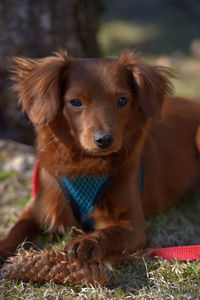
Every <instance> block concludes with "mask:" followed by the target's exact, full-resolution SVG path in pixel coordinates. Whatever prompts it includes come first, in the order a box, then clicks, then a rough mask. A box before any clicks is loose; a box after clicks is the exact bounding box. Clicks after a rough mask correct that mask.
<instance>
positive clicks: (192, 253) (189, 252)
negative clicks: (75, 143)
mask: <svg viewBox="0 0 200 300" xmlns="http://www.w3.org/2000/svg"><path fill="white" fill-rule="evenodd" d="M39 173H40V172H39V159H37V160H36V162H35V165H34V169H33V177H32V196H33V197H34V198H35V197H36V195H37V193H38V191H39V189H40V177H39ZM150 256H151V257H156V256H159V257H162V258H163V259H167V260H169V261H172V260H175V259H176V260H178V261H185V260H196V259H200V245H191V246H179V247H167V248H157V249H153V250H152V252H151V254H150Z"/></svg>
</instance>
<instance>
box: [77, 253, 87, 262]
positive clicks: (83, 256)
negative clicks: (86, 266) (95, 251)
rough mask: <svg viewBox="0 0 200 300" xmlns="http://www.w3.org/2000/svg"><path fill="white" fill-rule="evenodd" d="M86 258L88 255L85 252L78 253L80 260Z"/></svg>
mask: <svg viewBox="0 0 200 300" xmlns="http://www.w3.org/2000/svg"><path fill="white" fill-rule="evenodd" d="M87 258H88V255H87V254H86V253H81V254H80V255H79V259H80V260H86V259H87Z"/></svg>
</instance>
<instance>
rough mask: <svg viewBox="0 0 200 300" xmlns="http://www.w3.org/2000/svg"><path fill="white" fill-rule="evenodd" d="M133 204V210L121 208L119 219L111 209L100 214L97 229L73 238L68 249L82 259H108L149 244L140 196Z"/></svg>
mask: <svg viewBox="0 0 200 300" xmlns="http://www.w3.org/2000/svg"><path fill="white" fill-rule="evenodd" d="M127 202H128V201H127ZM129 203H130V202H129ZM116 206H117V203H116ZM113 207H114V206H113ZM132 207H134V209H132V208H131V206H128V207H127V206H126V205H124V207H121V211H120V214H118V216H117V218H116V215H114V214H115V213H114V214H112V213H111V214H109V213H108V211H107V212H106V213H105V214H104V217H103V218H102V213H99V215H101V220H100V219H99V220H97V226H98V227H97V229H96V230H95V231H94V232H93V233H91V234H89V235H85V236H80V237H75V238H73V239H72V240H70V241H69V243H68V244H67V245H66V247H65V251H67V253H68V254H69V255H70V256H71V257H74V258H78V259H80V260H86V261H90V260H92V261H109V260H110V259H109V258H110V257H112V256H119V255H120V254H122V253H124V252H128V251H134V250H138V249H140V248H142V247H143V246H144V245H145V243H146V233H145V218H144V214H143V209H142V204H141V201H140V200H139V198H138V197H137V199H135V201H134V204H133V206H132ZM116 210H117V209H116ZM96 219H98V216H97V218H96Z"/></svg>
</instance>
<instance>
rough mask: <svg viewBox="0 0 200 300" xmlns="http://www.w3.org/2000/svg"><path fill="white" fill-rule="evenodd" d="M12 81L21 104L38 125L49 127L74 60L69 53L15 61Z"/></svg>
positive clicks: (12, 68) (12, 69)
mask: <svg viewBox="0 0 200 300" xmlns="http://www.w3.org/2000/svg"><path fill="white" fill-rule="evenodd" d="M13 62H14V64H13V66H12V67H11V72H12V73H13V75H12V77H11V79H13V80H14V81H15V84H14V86H13V90H15V91H17V92H18V93H19V96H20V99H19V102H20V103H21V104H22V108H23V111H26V113H27V114H28V116H29V118H30V120H31V121H32V122H33V124H34V125H45V124H48V123H49V122H50V121H52V120H53V118H54V117H55V116H56V114H57V112H58V109H59V105H60V94H61V82H62V77H63V74H64V71H65V70H66V68H67V66H68V65H69V62H70V58H69V57H68V56H67V54H66V52H64V51H63V52H60V53H56V56H52V57H46V58H42V59H35V60H34V59H27V58H19V57H17V58H14V59H13Z"/></svg>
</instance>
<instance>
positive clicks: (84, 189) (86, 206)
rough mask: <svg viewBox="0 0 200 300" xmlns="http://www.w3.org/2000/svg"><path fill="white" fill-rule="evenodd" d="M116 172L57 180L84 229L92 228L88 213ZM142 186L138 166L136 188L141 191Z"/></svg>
mask: <svg viewBox="0 0 200 300" xmlns="http://www.w3.org/2000/svg"><path fill="white" fill-rule="evenodd" d="M116 176H117V174H115V175H112V176H98V177H95V176H92V175H91V176H89V175H87V176H80V177H75V178H70V177H66V176H61V177H60V178H57V181H58V183H59V185H60V187H61V189H62V191H63V193H64V195H65V197H66V199H67V200H68V201H69V202H70V205H71V208H72V210H73V213H74V216H75V218H76V219H77V220H78V222H79V223H80V224H81V225H82V227H83V229H84V230H86V231H91V230H92V229H93V219H92V218H91V217H89V216H88V215H89V214H91V213H92V211H93V210H94V209H95V208H96V207H97V206H98V205H99V203H100V201H101V200H102V199H103V198H104V196H105V195H106V193H107V191H108V189H109V187H110V186H111V185H112V183H113V181H114V180H115V178H116ZM142 186H143V170H142V168H140V171H139V179H138V190H139V192H140V193H141V192H142Z"/></svg>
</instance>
